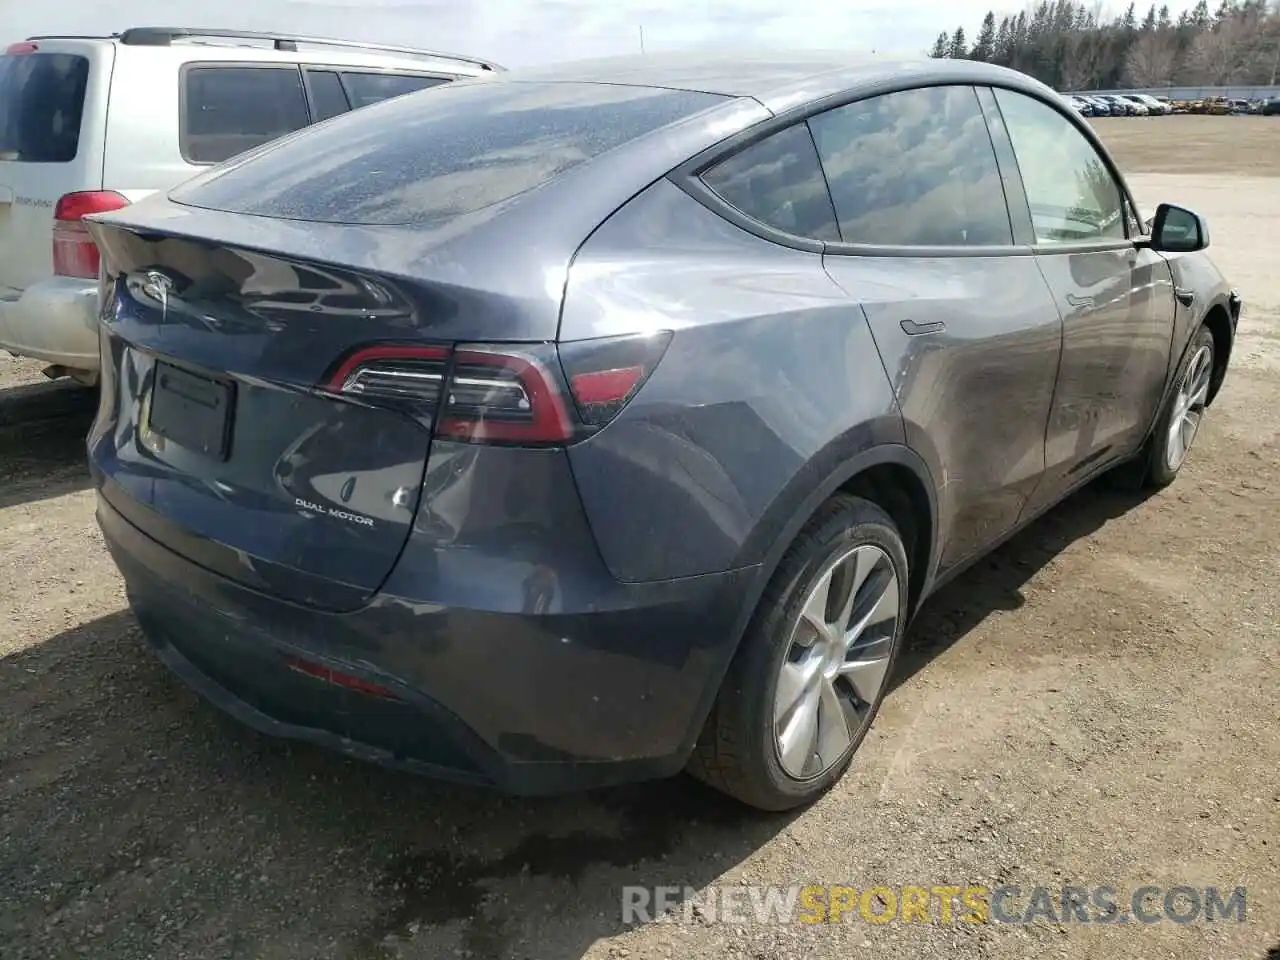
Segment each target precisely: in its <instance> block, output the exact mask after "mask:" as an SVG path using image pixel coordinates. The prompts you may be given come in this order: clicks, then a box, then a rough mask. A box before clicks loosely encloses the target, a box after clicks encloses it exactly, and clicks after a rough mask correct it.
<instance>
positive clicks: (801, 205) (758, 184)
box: [702, 123, 840, 240]
mask: <svg viewBox="0 0 1280 960" xmlns="http://www.w3.org/2000/svg"><path fill="white" fill-rule="evenodd" d="M702 181H703V183H705V184H706V185H707V186H708V187H710V188H711V189H712V190H713V191H714V192H715V193H716V194H717V195H718V196H719V197H720V198H721V199H722V200H724V202H725V203H727V204H729V205H730V206H731V207H734V208H735V209H737V210H740V211H741V212H742V213H745V214H746V215H747V216H748V217H751V218H752V219H754V220H758V221H760V222H761V223H763V224H765V225H767V226H770V227H773V228H774V229H776V230H781V231H783V232H784V233H790V234H794V235H795V236H798V237H809V238H811V239H814V240H839V239H840V232H839V229H838V228H837V227H836V215H835V210H833V209H832V207H831V195H830V193H829V192H828V191H827V183H826V181H825V180H824V179H823V177H822V167H821V165H820V164H819V163H818V155H817V153H816V152H815V151H814V148H813V138H812V137H811V136H809V131H808V130H807V129H806V128H805V125H804V124H803V123H800V124H797V125H795V126H792V127H787V128H786V129H785V130H782V131H780V132H778V133H775V134H773V135H771V136H769V137H766V138H765V139H764V140H761V141H760V142H759V143H754V144H752V145H751V146H749V147H747V148H746V149H745V150H742V151H740V152H739V153H735V154H734V155H733V156H731V157H729V158H728V159H727V160H722V161H721V162H720V163H718V164H716V165H715V166H714V167H712V168H711V169H710V170H707V171H706V172H704V173H703V174H702Z"/></svg>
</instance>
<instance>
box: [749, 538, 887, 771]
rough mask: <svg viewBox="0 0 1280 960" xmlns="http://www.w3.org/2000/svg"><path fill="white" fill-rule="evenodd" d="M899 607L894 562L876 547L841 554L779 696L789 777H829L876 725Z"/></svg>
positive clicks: (783, 761) (778, 724) (780, 748)
mask: <svg viewBox="0 0 1280 960" xmlns="http://www.w3.org/2000/svg"><path fill="white" fill-rule="evenodd" d="M899 607H900V598H899V595H898V575H897V573H896V572H895V571H894V569H893V563H892V561H891V560H890V559H889V555H888V554H887V553H885V551H884V550H882V549H880V548H879V547H877V546H872V545H871V544H864V545H862V546H859V547H853V548H851V549H849V550H846V551H844V552H843V553H840V554H839V555H837V556H836V557H835V558H834V559H833V560H832V561H830V562H829V563H828V564H827V565H826V567H825V569H824V571H823V573H822V575H821V576H819V577H818V579H817V581H816V582H815V584H814V585H813V587H812V588H810V590H809V595H808V596H807V597H806V598H805V602H804V606H803V608H801V611H800V616H799V617H798V618H797V619H796V622H795V623H794V624H793V626H792V628H791V636H790V640H789V641H788V644H787V652H786V655H785V656H784V657H783V660H782V667H781V670H780V671H779V674H778V684H777V693H776V694H775V696H774V710H773V729H774V744H775V748H776V750H777V755H778V763H779V764H780V765H781V767H782V769H783V770H784V771H786V773H787V775H788V776H791V777H793V778H795V779H796V780H812V779H813V778H815V777H819V776H821V775H822V774H824V773H826V772H827V771H828V770H830V769H831V768H832V767H833V766H834V765H835V764H837V763H839V762H840V760H841V758H843V757H844V755H845V753H846V751H847V750H848V749H849V745H850V744H851V743H853V741H854V738H856V737H857V736H858V735H859V734H860V733H861V731H862V728H863V727H864V726H866V724H867V723H868V721H869V720H870V717H871V712H872V710H873V708H874V707H875V704H876V703H877V702H878V701H879V699H880V695H881V693H882V692H883V690H884V686H885V681H886V680H887V679H888V672H889V654H890V653H891V652H892V649H893V638H894V636H895V635H896V633H897V630H898V618H899V616H900V609H899Z"/></svg>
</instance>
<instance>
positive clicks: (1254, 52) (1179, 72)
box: [929, 0, 1280, 91]
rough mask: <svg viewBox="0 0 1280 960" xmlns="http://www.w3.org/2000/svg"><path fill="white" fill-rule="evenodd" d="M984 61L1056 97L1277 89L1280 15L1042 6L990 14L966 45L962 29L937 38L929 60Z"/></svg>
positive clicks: (1238, 3)
mask: <svg viewBox="0 0 1280 960" xmlns="http://www.w3.org/2000/svg"><path fill="white" fill-rule="evenodd" d="M929 55H930V56H932V57H954V58H960V59H968V60H984V61H986V62H988V63H998V64H1000V65H1002V66H1006V67H1013V68H1014V69H1015V70H1021V71H1023V72H1024V73H1029V74H1031V75H1032V76H1034V77H1036V78H1037V79H1039V80H1042V81H1043V82H1045V83H1047V84H1049V85H1050V86H1052V87H1054V88H1056V89H1058V90H1064V91H1066V90H1106V89H1111V88H1116V87H1167V86H1220V85H1227V84H1274V83H1276V80H1277V71H1278V69H1280V9H1277V8H1276V7H1271V6H1269V5H1268V3H1267V0H1222V2H1221V4H1220V5H1219V6H1218V7H1217V8H1216V9H1215V10H1212V11H1211V10H1210V7H1209V4H1208V2H1207V0H1200V2H1199V3H1198V4H1197V5H1196V6H1195V7H1193V8H1192V9H1190V10H1185V11H1183V12H1182V13H1180V14H1179V15H1178V16H1177V17H1173V16H1171V15H1170V13H1169V8H1168V7H1167V6H1160V5H1152V6H1150V7H1148V8H1147V10H1146V12H1145V13H1141V12H1139V8H1138V6H1137V4H1134V3H1130V4H1129V6H1128V9H1126V10H1125V11H1124V12H1123V13H1122V14H1120V15H1119V16H1116V17H1114V18H1108V17H1107V16H1105V15H1104V14H1103V13H1102V7H1101V6H1100V5H1099V4H1090V5H1085V4H1083V3H1077V2H1074V0H1055V2H1052V3H1051V2H1048V0H1043V2H1041V3H1039V4H1038V5H1036V6H1034V7H1029V8H1027V9H1026V10H1024V11H1022V12H1021V13H1018V14H1016V15H1009V16H1005V17H1001V18H999V19H997V18H996V15H995V13H994V12H990V13H988V14H987V15H986V17H985V19H983V21H982V26H981V27H980V28H979V30H978V33H977V35H976V37H975V38H974V39H973V40H972V42H970V39H969V35H968V34H967V33H966V32H965V28H964V27H963V26H960V27H957V28H956V29H955V32H954V33H940V34H938V39H937V42H936V43H935V44H934V46H933V50H932V51H931V52H930V54H929Z"/></svg>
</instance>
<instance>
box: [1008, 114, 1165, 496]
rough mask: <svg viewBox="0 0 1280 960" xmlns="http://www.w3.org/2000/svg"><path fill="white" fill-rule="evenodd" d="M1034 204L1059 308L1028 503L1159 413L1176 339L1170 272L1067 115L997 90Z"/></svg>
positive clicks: (1116, 448) (1085, 469)
mask: <svg viewBox="0 0 1280 960" xmlns="http://www.w3.org/2000/svg"><path fill="white" fill-rule="evenodd" d="M995 98H996V102H997V103H998V104H999V108H1000V114H1001V116H1002V117H1003V120H1004V124H1005V127H1006V128H1007V130H1008V134H1009V138H1010V140H1011V141H1012V144H1013V149H1014V153H1015V155H1016V157H1017V166H1018V170H1019V173H1020V175H1021V179H1022V185H1023V187H1024V190H1025V194H1026V199H1027V205H1028V207H1029V208H1030V215H1031V225H1032V230H1033V233H1034V237H1035V247H1036V261H1037V263H1038V264H1039V266H1040V270H1041V272H1042V273H1043V274H1044V278H1045V280H1046V282H1047V283H1048V285H1049V288H1050V290H1051V291H1052V292H1053V296H1054V299H1055V301H1056V303H1057V306H1058V310H1059V312H1060V313H1061V315H1062V321H1063V327H1062V364H1061V369H1060V372H1059V374H1058V385H1057V389H1056V391H1055V395H1054V401H1053V409H1052V412H1051V414H1050V416H1049V425H1048V429H1047V430H1046V433H1045V467H1046V470H1045V478H1044V481H1043V483H1042V484H1041V485H1040V487H1039V488H1038V489H1037V490H1036V492H1035V494H1034V496H1033V497H1032V499H1031V501H1030V502H1029V503H1028V506H1027V509H1028V510H1036V509H1038V508H1039V507H1041V506H1043V505H1045V504H1048V503H1050V502H1052V501H1053V500H1055V499H1057V498H1058V497H1059V496H1061V495H1062V493H1063V492H1064V491H1065V490H1067V489H1068V488H1070V487H1071V486H1074V485H1075V484H1076V483H1078V482H1079V481H1081V480H1083V479H1084V478H1085V477H1087V476H1088V475H1089V474H1090V473H1091V472H1093V471H1094V470H1095V469H1096V468H1097V467H1099V466H1102V465H1103V464H1106V463H1108V462H1110V461H1113V460H1115V459H1116V458H1117V457H1121V456H1123V455H1125V454H1128V453H1131V452H1133V450H1135V449H1136V448H1137V446H1138V444H1140V443H1141V442H1142V440H1143V438H1144V437H1145V435H1146V432H1147V430H1148V428H1149V427H1150V426H1151V423H1152V422H1153V420H1154V419H1155V415H1156V411H1157V408H1158V406H1159V403H1160V398H1161V393H1162V390H1163V387H1164V382H1165V376H1166V373H1167V370H1168V365H1169V350H1170V347H1171V344H1172V339H1173V324H1174V297H1173V278H1172V275H1171V274H1170V271H1169V265H1168V264H1167V263H1166V262H1165V260H1164V259H1163V258H1162V257H1161V256H1160V255H1159V254H1156V253H1153V252H1151V251H1150V250H1145V249H1142V250H1140V249H1138V247H1137V246H1136V245H1135V244H1134V239H1135V237H1136V232H1137V231H1138V230H1140V227H1139V226H1138V222H1137V217H1136V216H1135V215H1134V211H1133V207H1132V204H1131V201H1130V200H1129V198H1128V196H1127V193H1126V191H1125V190H1124V189H1123V187H1122V185H1121V183H1120V181H1119V180H1118V179H1117V178H1116V176H1115V175H1114V173H1113V172H1112V170H1111V168H1110V166H1109V165H1108V163H1107V162H1106V161H1105V159H1104V158H1103V156H1102V155H1101V154H1100V153H1099V152H1098V150H1097V149H1095V147H1094V145H1093V144H1092V143H1091V142H1090V141H1089V139H1088V138H1087V137H1086V136H1085V135H1084V134H1083V133H1082V132H1081V131H1080V130H1079V129H1078V128H1077V126H1076V125H1075V123H1074V122H1073V121H1072V120H1071V119H1070V118H1068V117H1067V115H1066V114H1065V113H1063V112H1062V111H1060V110H1058V109H1057V108H1056V107H1053V106H1051V105H1049V104H1047V103H1045V102H1043V101H1040V100H1037V99H1035V98H1033V97H1030V96H1027V95H1025V94H1021V93H1015V92H1013V91H1010V90H996V91H995Z"/></svg>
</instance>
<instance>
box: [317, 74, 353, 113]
mask: <svg viewBox="0 0 1280 960" xmlns="http://www.w3.org/2000/svg"><path fill="white" fill-rule="evenodd" d="M307 82H308V83H309V84H311V108H312V110H313V111H315V121H316V123H319V122H320V121H321V120H328V119H329V118H330V117H340V116H342V114H344V113H346V112H347V111H348V110H350V109H351V106H350V104H348V103H347V95H346V94H345V93H343V92H342V81H341V80H340V79H338V75H337V74H336V73H334V72H333V71H332V70H308V71H307Z"/></svg>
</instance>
